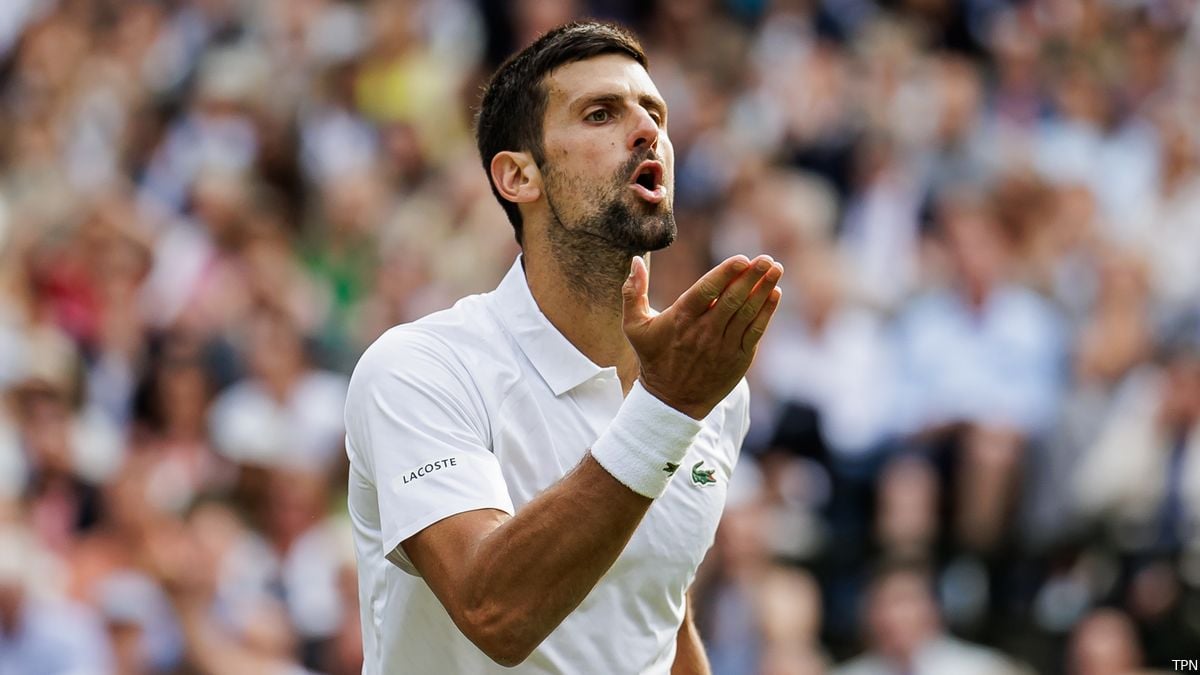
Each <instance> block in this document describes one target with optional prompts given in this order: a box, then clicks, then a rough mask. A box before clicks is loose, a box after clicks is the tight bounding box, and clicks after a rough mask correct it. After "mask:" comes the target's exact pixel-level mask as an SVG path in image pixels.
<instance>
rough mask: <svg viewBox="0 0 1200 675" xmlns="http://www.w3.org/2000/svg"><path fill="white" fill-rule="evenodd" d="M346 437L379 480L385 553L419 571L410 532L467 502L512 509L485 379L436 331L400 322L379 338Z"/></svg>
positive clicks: (361, 370) (354, 396)
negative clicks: (493, 438) (481, 382)
mask: <svg viewBox="0 0 1200 675" xmlns="http://www.w3.org/2000/svg"><path fill="white" fill-rule="evenodd" d="M346 438H347V448H348V450H349V451H350V455H351V457H350V459H351V462H357V463H360V464H361V468H362V473H363V474H364V475H366V476H368V477H370V478H371V479H373V480H374V484H375V490H376V493H377V495H378V499H379V518H380V530H381V536H382V540H383V545H384V550H383V551H381V554H382V555H385V556H387V558H388V560H390V561H391V562H392V563H394V564H395V565H397V566H398V567H400V568H401V569H403V570H404V571H406V572H409V573H410V574H414V575H415V574H417V572H416V570H415V568H413V566H412V563H411V562H409V560H408V559H407V557H406V556H405V555H404V552H403V550H402V549H400V548H399V545H400V543H401V542H403V541H404V540H405V539H408V538H409V537H411V536H412V535H414V534H416V533H418V532H420V531H421V530H423V529H425V528H426V527H429V526H430V525H432V524H434V523H436V522H438V521H439V520H442V519H444V518H447V517H449V516H452V515H455V514H458V513H463V512H466V511H474V510H478V509H498V510H500V511H504V512H506V513H509V514H512V513H513V504H512V498H511V497H510V496H509V493H508V488H507V485H506V484H505V482H504V477H503V474H502V473H501V471H500V464H499V462H498V461H497V459H496V456H495V454H493V453H492V451H491V449H490V433H489V431H488V424H487V412H486V409H485V408H484V405H483V401H482V398H481V397H480V395H479V391H478V388H477V386H476V384H475V382H474V381H473V380H472V379H471V377H470V375H469V374H468V372H467V370H466V368H464V367H463V366H462V364H461V362H459V361H458V360H457V359H456V358H455V357H454V356H453V354H452V353H451V351H450V349H449V345H446V344H444V343H442V342H440V341H439V340H438V339H437V338H434V337H431V336H429V335H426V334H423V333H420V332H416V331H412V330H411V329H410V330H403V329H393V330H392V331H390V332H389V333H387V334H385V335H384V336H383V337H382V338H380V340H379V341H378V342H376V343H375V344H374V345H372V346H371V348H370V349H369V350H368V351H367V353H366V354H364V355H363V358H362V359H361V361H360V362H359V365H358V367H357V368H356V369H355V372H354V376H353V377H352V378H351V382H350V391H349V393H348V396H347V400H346Z"/></svg>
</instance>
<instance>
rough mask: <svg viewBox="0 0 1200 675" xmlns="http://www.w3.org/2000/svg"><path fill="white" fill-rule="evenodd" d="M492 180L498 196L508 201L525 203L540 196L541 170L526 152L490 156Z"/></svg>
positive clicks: (508, 152)
mask: <svg viewBox="0 0 1200 675" xmlns="http://www.w3.org/2000/svg"><path fill="white" fill-rule="evenodd" d="M491 170H492V182H493V183H494V184H495V185H496V191H497V192H499V193H500V196H501V197H503V198H505V199H507V200H508V201H510V202H515V203H517V204H527V203H529V202H534V201H537V200H538V199H539V198H541V196H542V172H541V171H540V170H538V167H537V164H536V163H535V162H534V161H533V158H532V157H530V156H529V153H527V152H511V151H508V150H505V151H504V152H498V153H496V156H495V157H492V166H491Z"/></svg>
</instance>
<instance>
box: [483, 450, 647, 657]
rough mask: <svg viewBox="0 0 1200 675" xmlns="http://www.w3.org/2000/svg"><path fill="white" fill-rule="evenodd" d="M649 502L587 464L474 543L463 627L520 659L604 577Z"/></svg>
mask: <svg viewBox="0 0 1200 675" xmlns="http://www.w3.org/2000/svg"><path fill="white" fill-rule="evenodd" d="M651 503H652V500H650V499H649V498H647V497H643V496H642V495H640V494H637V493H635V492H633V491H632V490H630V489H629V488H627V487H626V486H625V485H623V484H621V483H620V482H619V481H617V479H615V478H614V477H613V476H612V475H611V474H609V473H608V472H607V471H606V470H605V469H604V468H603V467H602V466H600V464H598V463H597V462H596V461H595V460H594V459H592V458H591V456H590V455H589V456H587V457H585V459H584V460H583V461H582V462H581V463H580V464H579V466H577V467H576V468H575V469H574V470H573V471H571V472H570V473H569V474H567V475H566V476H565V477H563V479H562V480H560V481H559V482H558V483H556V484H555V485H553V486H552V487H550V488H549V489H547V490H546V491H545V492H543V493H542V494H541V495H539V496H538V497H537V498H535V499H534V500H533V501H531V502H529V504H527V505H526V506H525V507H524V508H522V509H521V510H520V511H519V512H518V513H517V515H516V516H514V517H513V518H510V519H508V520H507V521H505V522H504V523H503V524H502V525H500V526H499V527H497V528H496V529H495V530H494V531H492V532H491V533H490V534H489V535H488V536H486V537H484V538H483V539H482V540H481V541H480V542H479V544H478V546H477V548H476V549H475V551H474V554H473V555H472V556H471V559H470V561H469V569H468V571H467V573H466V574H465V575H464V577H463V578H464V579H465V580H467V582H466V583H465V584H464V588H463V589H462V593H463V596H462V598H461V601H462V606H463V608H464V612H463V613H464V617H463V618H464V619H465V621H466V623H467V624H469V626H470V627H471V629H472V630H475V631H478V632H479V633H481V637H482V639H484V640H488V639H496V640H498V641H502V642H506V643H509V644H510V646H512V648H513V650H514V652H516V654H514V655H513V658H519V659H523V658H524V656H525V655H526V654H527V653H528V652H527V651H526V649H528V650H532V649H533V648H534V647H536V646H537V645H538V644H540V643H541V642H542V640H544V639H545V638H546V636H547V635H549V634H550V633H551V631H553V630H554V629H555V628H556V627H557V626H558V625H559V624H560V623H561V622H562V620H563V619H565V618H566V616H567V615H568V614H570V613H571V612H572V611H573V610H574V609H575V608H576V607H577V606H579V603H580V602H582V601H583V599H584V598H585V597H586V596H587V594H588V593H589V592H590V591H591V590H592V588H593V587H594V586H595V585H596V583H597V582H598V581H599V580H600V578H601V577H602V576H604V574H605V572H607V571H608V569H609V568H610V567H611V566H612V564H613V562H614V561H616V559H617V557H618V556H619V555H620V554H621V551H623V550H624V549H625V546H626V544H627V543H628V542H629V539H630V537H632V536H633V533H634V530H636V529H637V527H638V524H639V523H641V521H642V518H643V516H645V514H646V510H647V509H648V508H649V507H650V504H651ZM520 652H525V653H524V654H522V653H520Z"/></svg>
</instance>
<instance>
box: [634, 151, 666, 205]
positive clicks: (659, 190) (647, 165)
mask: <svg viewBox="0 0 1200 675" xmlns="http://www.w3.org/2000/svg"><path fill="white" fill-rule="evenodd" d="M629 187H630V188H631V189H632V190H633V191H634V192H636V193H637V194H638V196H639V197H641V198H642V199H644V200H646V201H648V202H650V203H652V204H657V203H659V202H661V201H662V200H663V199H664V198H665V197H666V196H667V188H666V186H665V185H663V165H662V162H657V161H645V162H642V163H641V164H639V165H638V167H637V169H635V170H634V172H633V180H632V181H631V182H630V184H629Z"/></svg>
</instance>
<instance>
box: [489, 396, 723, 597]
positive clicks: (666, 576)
mask: <svg viewBox="0 0 1200 675" xmlns="http://www.w3.org/2000/svg"><path fill="white" fill-rule="evenodd" d="M534 384H536V383H534ZM622 400H623V397H622V392H621V389H620V384H619V383H618V382H617V381H616V379H615V376H614V377H613V379H611V380H606V379H604V378H597V379H596V380H593V381H590V382H587V383H584V384H583V385H580V386H579V387H577V388H575V389H573V390H572V391H570V392H567V393H566V394H564V395H561V396H553V395H552V394H551V393H550V392H549V391H541V390H539V389H538V388H536V387H535V386H533V385H531V386H519V387H517V388H515V389H514V390H512V391H510V393H509V396H508V397H507V398H506V400H505V401H504V403H503V404H502V405H501V406H500V410H499V411H498V413H497V414H496V415H495V416H494V417H493V436H492V440H493V452H495V454H496V457H497V458H498V459H499V461H500V466H501V470H502V471H503V473H504V478H505V482H506V483H507V485H508V491H509V494H510V496H511V497H512V500H513V505H514V506H515V507H516V509H517V510H518V511H519V510H520V509H522V508H523V507H524V506H525V505H526V504H528V503H529V502H530V501H531V500H532V499H534V498H535V497H536V496H537V495H538V494H540V493H541V492H542V491H543V490H545V489H546V488H548V487H549V486H551V485H553V484H554V483H556V482H557V481H558V480H560V479H561V478H562V477H563V476H564V475H565V474H566V473H568V472H569V471H570V470H571V469H572V468H574V467H575V466H576V465H577V464H579V462H580V461H582V459H583V458H584V456H585V454H586V453H587V450H588V448H590V447H591V446H592V444H593V443H594V442H595V441H596V439H597V438H599V437H600V435H601V434H603V433H604V431H605V429H607V427H608V424H609V422H610V421H611V420H612V418H613V417H614V416H615V415H616V413H617V410H618V409H619V408H620V406H621V402H622ZM730 417H731V414H730V413H729V412H728V411H727V409H726V406H719V407H718V408H717V409H715V410H714V411H713V413H712V414H711V415H710V416H709V417H708V418H707V419H705V421H704V427H703V429H702V430H701V432H700V434H699V436H698V437H697V438H696V440H695V442H693V443H692V445H691V447H690V448H688V451H687V454H686V455H685V456H684V458H683V460H682V461H681V462H680V463H679V467H678V468H677V470H676V473H675V476H674V477H673V478H672V480H671V483H670V485H669V486H668V487H667V490H666V492H665V493H664V494H663V495H662V496H661V497H659V498H658V499H657V500H655V502H654V504H653V505H651V507H650V510H649V511H648V512H647V514H646V517H645V519H644V520H643V521H642V523H641V525H640V526H639V527H638V529H637V531H636V532H635V533H634V536H633V538H632V539H631V540H630V543H629V545H628V546H627V547H626V549H625V551H624V552H623V553H622V554H621V556H620V558H618V560H617V562H616V563H615V564H614V566H613V568H612V569H611V570H610V572H609V576H610V577H615V576H620V575H624V574H628V573H631V572H633V571H634V570H636V571H637V574H638V576H639V578H641V577H645V578H646V579H645V581H646V582H647V583H653V584H655V585H657V586H658V587H659V588H662V584H664V583H666V584H667V585H668V586H673V585H676V584H678V583H679V582H680V581H684V580H686V581H688V582H690V579H691V575H692V574H694V572H695V569H696V567H697V566H698V565H699V564H700V561H701V560H702V559H703V558H704V554H705V553H706V552H707V551H708V549H709V547H710V546H711V545H712V542H713V537H714V535H715V533H716V528H717V523H718V521H719V520H720V517H721V512H722V510H723V509H724V506H725V497H726V494H727V491H728V487H729V479H730V477H731V475H732V472H733V465H734V463H735V462H736V458H737V453H738V441H737V439H735V438H734V435H733V434H732V433H730V432H729V429H728V428H727V423H728V419H727V418H730Z"/></svg>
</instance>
